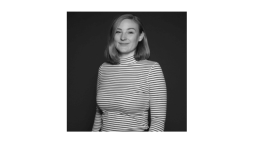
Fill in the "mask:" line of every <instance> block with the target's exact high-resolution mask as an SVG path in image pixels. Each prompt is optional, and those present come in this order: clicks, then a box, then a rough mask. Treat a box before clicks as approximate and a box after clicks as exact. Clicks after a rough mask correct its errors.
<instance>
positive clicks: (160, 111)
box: [148, 62, 167, 132]
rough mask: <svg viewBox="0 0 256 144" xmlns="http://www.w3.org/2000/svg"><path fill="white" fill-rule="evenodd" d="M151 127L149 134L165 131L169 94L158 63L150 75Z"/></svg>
mask: <svg viewBox="0 0 256 144" xmlns="http://www.w3.org/2000/svg"><path fill="white" fill-rule="evenodd" d="M148 82H149V92H150V114H151V126H150V129H149V132H155V131H164V125H165V118H166V103H167V92H166V83H165V79H164V75H163V72H162V69H161V66H160V65H159V64H158V63H157V62H156V63H155V64H154V65H153V66H152V68H151V71H150V74H149V81H148Z"/></svg>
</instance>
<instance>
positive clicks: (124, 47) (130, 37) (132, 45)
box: [115, 19, 143, 55]
mask: <svg viewBox="0 0 256 144" xmlns="http://www.w3.org/2000/svg"><path fill="white" fill-rule="evenodd" d="M142 38H143V33H142V34H141V35H140V33H139V26H138V24H137V23H135V22H134V21H133V20H130V19H124V20H123V21H122V22H121V23H120V25H119V26H118V27H117V29H116V33H115V46H116V49H117V50H118V51H119V52H120V53H121V54H122V55H126V54H130V53H134V52H135V49H136V46H137V44H138V42H139V41H141V40H142Z"/></svg>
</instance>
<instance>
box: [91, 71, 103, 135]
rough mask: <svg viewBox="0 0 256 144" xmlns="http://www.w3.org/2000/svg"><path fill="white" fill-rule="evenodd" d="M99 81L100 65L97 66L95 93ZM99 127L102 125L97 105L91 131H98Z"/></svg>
mask: <svg viewBox="0 0 256 144" xmlns="http://www.w3.org/2000/svg"><path fill="white" fill-rule="evenodd" d="M100 83H101V67H100V68H99V71H98V79H97V92H96V93H97V94H98V90H99V87H100ZM96 105H97V104H96ZM101 127H102V118H101V114H100V109H99V107H98V105H97V106H96V114H95V119H94V124H93V127H92V131H100V129H101Z"/></svg>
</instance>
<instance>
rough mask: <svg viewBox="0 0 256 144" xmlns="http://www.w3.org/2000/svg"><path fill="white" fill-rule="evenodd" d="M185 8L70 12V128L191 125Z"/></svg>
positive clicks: (161, 129)
mask: <svg viewBox="0 0 256 144" xmlns="http://www.w3.org/2000/svg"><path fill="white" fill-rule="evenodd" d="M186 16H187V13H186V12H67V131H93V132H96V131H98V132H99V131H101V132H111V131H113V132H164V131H181V132H186V130H187V119H186V118H187V114H186V110H187V105H186V104H187V101H186V97H187V95H186V91H187V90H186V87H187V85H186V68H187V67H186V60H187V58H186V56H187V55H186V54H187V53H186V50H187V49H186V39H187V35H186V32H187V31H186V29H187V27H186V26H187V17H186Z"/></svg>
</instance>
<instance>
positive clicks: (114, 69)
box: [92, 14, 167, 132]
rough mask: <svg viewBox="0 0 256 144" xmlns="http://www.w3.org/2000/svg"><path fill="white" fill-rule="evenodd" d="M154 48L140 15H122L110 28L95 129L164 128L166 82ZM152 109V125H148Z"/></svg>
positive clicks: (99, 86) (100, 75)
mask: <svg viewBox="0 0 256 144" xmlns="http://www.w3.org/2000/svg"><path fill="white" fill-rule="evenodd" d="M149 55H150V51H149V46H148V42H147V37H146V33H145V30H144V29H143V27H142V23H141V21H140V19H139V18H138V17H136V16H133V15H131V14H125V15H122V16H120V17H118V18H117V19H116V20H115V21H114V23H113V25H112V27H111V30H110V37H109V42H108V47H107V49H106V51H105V56H106V58H107V62H105V63H103V64H102V65H101V66H100V68H99V73H98V81H97V106H96V115H95V120H94V125H93V129H92V131H150V132H152V131H163V130H164V125H165V118H166V100H167V98H166V84H165V79H164V75H163V72H162V69H161V67H160V65H159V64H158V63H157V62H154V61H150V60H147V59H148V58H149ZM149 109H150V115H151V126H149V125H148V111H149Z"/></svg>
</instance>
